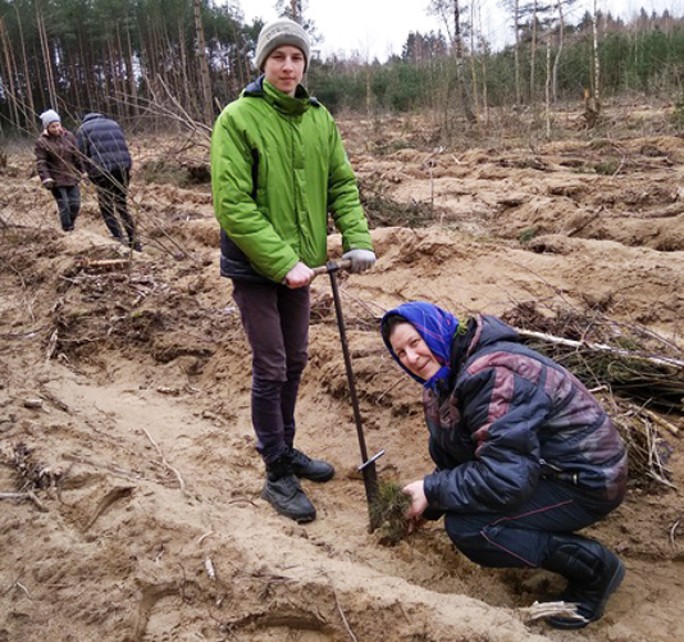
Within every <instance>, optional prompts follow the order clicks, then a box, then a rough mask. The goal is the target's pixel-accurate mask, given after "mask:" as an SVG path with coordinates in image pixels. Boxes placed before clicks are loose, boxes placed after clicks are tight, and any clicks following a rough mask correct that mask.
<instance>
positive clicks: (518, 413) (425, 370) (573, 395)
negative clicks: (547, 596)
mask: <svg viewBox="0 0 684 642" xmlns="http://www.w3.org/2000/svg"><path fill="white" fill-rule="evenodd" d="M381 331H382V336H383V339H384V342H385V345H386V346H387V349H388V350H389V351H390V353H391V355H392V356H393V357H394V359H395V360H396V361H397V362H398V363H399V365H400V366H401V367H402V368H403V369H404V370H405V371H406V373H407V374H409V375H410V376H411V377H412V378H413V379H415V380H416V381H418V382H419V383H421V384H422V385H423V403H424V411H425V419H426V423H427V428H428V431H429V451H430V456H431V457H432V459H433V461H434V462H435V464H436V469H435V471H434V472H432V473H431V474H428V475H426V476H425V477H424V478H423V479H419V480H417V481H414V482H412V483H410V484H408V485H407V486H406V487H405V488H404V492H405V493H406V494H408V495H409V496H410V497H411V506H410V508H409V510H408V517H409V520H410V522H411V525H412V526H413V527H415V526H417V525H418V524H419V523H420V522H421V521H422V520H423V519H425V518H428V519H430V518H438V517H439V516H441V515H444V521H445V527H446V531H447V533H448V535H449V537H450V538H451V540H452V541H453V543H454V544H455V546H456V547H457V548H458V549H459V550H460V551H461V552H462V553H463V554H464V555H466V556H467V557H468V558H470V559H471V560H472V561H473V562H475V563H477V564H479V565H481V566H486V567H496V568H504V567H532V568H535V567H541V568H544V569H547V570H549V571H552V572H554V573H558V574H560V575H561V576H563V577H564V578H565V579H567V588H566V589H565V591H564V593H563V594H562V595H561V596H560V597H559V598H558V599H562V600H565V601H566V602H572V603H576V604H577V605H578V608H577V612H578V614H579V615H580V616H581V617H580V618H578V619H575V618H571V617H559V616H556V617H551V618H549V619H548V620H547V621H548V623H549V624H550V625H552V626H554V627H556V628H580V627H583V626H585V625H586V624H588V623H589V622H591V621H594V620H597V619H599V618H600V617H601V616H602V614H603V611H604V608H605V605H606V602H607V601H608V598H609V596H610V595H611V594H612V593H613V592H614V591H615V590H616V589H617V587H618V586H619V584H620V582H621V581H622V578H623V577H624V574H625V569H624V566H623V563H622V562H621V561H620V559H619V558H618V557H617V556H616V555H615V554H614V553H612V552H611V551H609V550H608V549H607V548H606V547H604V546H603V545H602V544H601V543H599V542H598V541H596V540H594V539H590V538H587V537H584V536H582V535H578V534H577V533H576V531H578V530H580V529H582V528H585V527H586V526H589V525H591V524H594V523H596V522H598V521H599V520H601V519H602V518H603V517H605V516H606V515H607V514H608V513H610V512H611V511H612V510H614V509H615V508H617V507H618V506H619V505H620V503H621V502H622V500H623V498H624V495H625V486H626V480H627V454H626V450H625V446H624V443H623V441H622V439H621V437H620V435H619V433H618V432H617V430H616V428H615V426H614V425H613V423H612V422H611V420H610V417H609V416H608V415H607V414H606V412H605V411H604V410H603V409H602V407H601V406H600V405H599V403H598V402H597V400H596V399H595V398H594V397H593V396H592V395H591V393H590V392H589V391H588V390H587V389H586V388H585V387H584V385H582V383H581V382H580V381H579V380H578V379H577V378H576V377H575V376H574V375H573V374H572V373H570V372H569V371H568V370H567V369H565V368H563V367H562V366H561V365H559V364H558V363H555V362H554V361H553V360H551V359H549V358H547V357H545V356H543V355H541V354H540V353H538V352H536V351H534V350H532V349H530V348H528V347H526V346H525V345H523V344H522V343H521V342H520V340H519V337H518V334H517V333H516V331H515V330H514V329H513V328H511V327H510V326H508V325H506V324H505V323H504V322H503V321H501V320H500V319H498V318H497V317H494V316H490V315H476V316H475V317H473V318H472V319H470V320H469V321H468V322H467V323H466V324H459V321H458V319H457V318H456V317H455V316H453V315H452V314H450V313H449V312H447V311H445V310H442V309H441V308H438V307H437V306H435V305H432V304H430V303H427V302H410V303H405V304H403V305H400V306H399V307H397V308H395V309H393V310H390V311H389V312H387V313H386V314H385V315H384V317H383V319H382V323H381Z"/></svg>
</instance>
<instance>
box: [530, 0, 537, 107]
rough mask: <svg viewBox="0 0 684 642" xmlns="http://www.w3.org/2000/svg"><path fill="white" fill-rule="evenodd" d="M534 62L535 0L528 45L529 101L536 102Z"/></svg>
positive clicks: (535, 59)
mask: <svg viewBox="0 0 684 642" xmlns="http://www.w3.org/2000/svg"><path fill="white" fill-rule="evenodd" d="M536 63H537V0H534V4H533V6H532V43H531V45H530V103H532V104H533V105H534V104H535V103H536V93H537V92H536V91H535V88H536V84H537V83H536V82H535V81H536V78H535V75H536Z"/></svg>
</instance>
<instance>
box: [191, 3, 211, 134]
mask: <svg viewBox="0 0 684 642" xmlns="http://www.w3.org/2000/svg"><path fill="white" fill-rule="evenodd" d="M194 8H195V36H196V38H197V53H198V55H199V63H200V83H201V86H202V113H203V115H204V124H205V125H211V124H212V123H213V122H214V107H213V105H212V100H211V76H210V75H209V63H208V62H207V45H206V42H205V40H204V25H203V24H202V3H201V0H194Z"/></svg>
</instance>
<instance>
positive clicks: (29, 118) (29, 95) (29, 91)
mask: <svg viewBox="0 0 684 642" xmlns="http://www.w3.org/2000/svg"><path fill="white" fill-rule="evenodd" d="M14 10H15V12H16V14H17V27H18V29H19V43H20V46H21V59H22V63H23V64H22V67H23V68H24V88H25V90H26V107H27V108H28V114H26V115H25V118H26V119H25V125H26V127H27V128H32V127H33V116H34V114H35V113H36V107H35V102H34V100H33V87H32V86H31V75H30V74H29V66H28V56H27V55H26V43H25V41H24V28H23V27H22V25H21V16H20V15H19V10H18V9H17V5H16V4H15V5H14Z"/></svg>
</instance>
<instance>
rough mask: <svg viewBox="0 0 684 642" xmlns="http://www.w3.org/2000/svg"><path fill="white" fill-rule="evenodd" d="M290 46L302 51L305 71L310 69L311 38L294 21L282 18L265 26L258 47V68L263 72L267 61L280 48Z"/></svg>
mask: <svg viewBox="0 0 684 642" xmlns="http://www.w3.org/2000/svg"><path fill="white" fill-rule="evenodd" d="M283 45H290V46H292V47H297V48H298V49H301V50H302V53H303V54H304V71H306V70H307V69H308V68H309V53H310V52H309V36H308V35H307V33H306V31H304V29H303V28H302V27H301V25H298V24H297V23H296V22H295V21H294V20H290V19H288V18H280V19H279V20H274V21H273V22H269V23H268V24H267V25H264V26H263V28H262V29H261V32H260V33H259V39H258V40H257V46H256V66H257V67H258V68H259V70H263V68H264V63H265V62H266V59H267V58H268V57H269V56H270V55H271V53H273V51H274V50H275V49H277V48H278V47H282V46H283Z"/></svg>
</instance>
